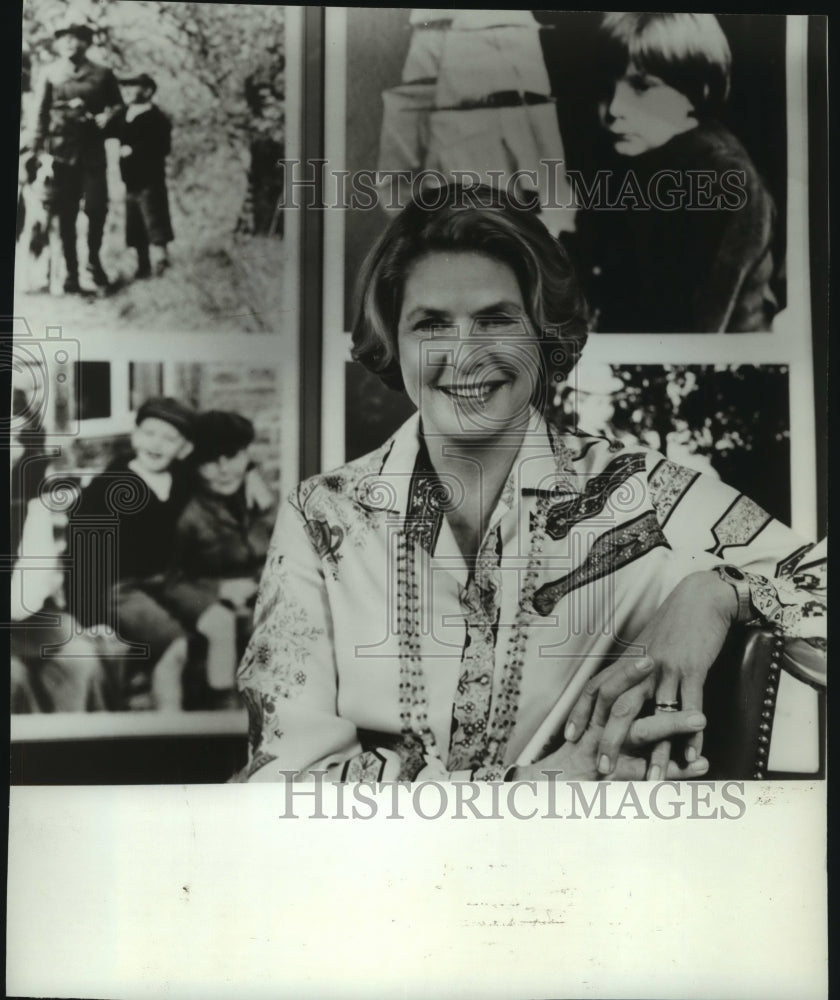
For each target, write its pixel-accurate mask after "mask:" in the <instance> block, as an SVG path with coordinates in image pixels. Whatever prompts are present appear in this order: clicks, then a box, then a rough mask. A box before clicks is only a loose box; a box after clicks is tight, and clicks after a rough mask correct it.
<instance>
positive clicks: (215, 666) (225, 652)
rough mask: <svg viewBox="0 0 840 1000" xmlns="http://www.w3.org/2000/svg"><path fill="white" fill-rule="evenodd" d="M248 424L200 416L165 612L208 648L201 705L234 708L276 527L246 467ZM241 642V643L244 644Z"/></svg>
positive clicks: (224, 416)
mask: <svg viewBox="0 0 840 1000" xmlns="http://www.w3.org/2000/svg"><path fill="white" fill-rule="evenodd" d="M253 440H254V426H253V424H252V423H251V421H250V420H248V419H247V418H245V417H243V416H240V415H239V414H238V413H231V412H226V411H221V410H210V411H208V412H206V413H202V414H199V416H198V417H197V419H196V422H195V430H194V434H193V444H194V448H193V451H192V454H191V455H190V459H189V462H190V465H191V466H193V468H194V469H195V470H196V479H197V482H196V489H195V493H194V495H193V496H192V498H191V499H190V501H189V503H188V504H187V506H186V507H185V508H184V511H183V513H182V514H181V517H180V518H179V520H178V525H177V531H176V542H175V549H174V556H173V559H172V570H171V571H170V573H169V576H168V580H167V585H166V588H165V595H164V596H165V600H166V602H167V605H168V606H169V607H170V608H172V609H173V610H174V612H175V613H176V614H177V615H178V617H179V619H180V620H181V622H182V624H183V625H184V626H185V627H187V628H188V629H189V630H190V631H196V632H198V633H199V634H200V635H202V636H203V637H204V638H205V639H206V641H207V657H206V684H205V685H204V690H203V692H202V694H203V700H204V701H205V703H206V704H207V707H209V708H234V707H238V706H239V704H240V703H239V699H238V695H237V693H236V691H235V689H234V674H235V670H236V666H237V663H238V660H239V653H240V652H241V650H238V649H237V636H238V635H241V634H242V633H243V632H247V633H248V634H250V627H251V617H252V609H253V603H254V599H255V598H256V593H257V584H258V582H259V576H260V574H261V572H262V568H263V564H264V563H265V557H266V553H267V551H268V543H269V540H270V537H271V531H272V526H273V522H274V517H273V514H274V498H273V497H272V496H271V494H270V492H269V490H268V488H267V487H266V486H265V483H264V482H263V480H262V478H261V477H260V475H259V472H258V470H257V469H256V468H254V467H253V466H252V463H251V460H250V455H249V446H250V445H251V442H252V441H253ZM246 637H247V636H246Z"/></svg>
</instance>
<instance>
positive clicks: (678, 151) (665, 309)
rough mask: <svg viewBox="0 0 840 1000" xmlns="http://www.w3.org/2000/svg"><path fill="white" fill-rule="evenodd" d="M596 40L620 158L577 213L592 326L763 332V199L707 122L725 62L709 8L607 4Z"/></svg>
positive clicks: (726, 138)
mask: <svg viewBox="0 0 840 1000" xmlns="http://www.w3.org/2000/svg"><path fill="white" fill-rule="evenodd" d="M601 38H602V43H603V58H604V64H605V66H606V68H607V71H608V72H610V71H611V73H610V77H611V86H610V88H609V94H608V98H607V100H605V102H604V103H603V104H602V106H601V112H602V124H603V125H604V127H605V128H606V130H607V132H608V135H609V138H610V140H611V143H612V146H613V148H614V150H615V153H617V154H618V162H619V164H620V165H621V166H622V168H623V169H618V170H616V171H614V172H613V174H612V176H611V178H610V185H609V195H608V198H607V202H608V204H610V205H611V206H612V208H611V209H608V208H607V207H606V205H604V204H599V203H598V202H596V203H595V204H594V205H593V207H591V208H590V209H589V210H588V211H586V212H584V213H582V215H583V216H584V217H583V218H580V222H581V229H582V233H581V240H582V242H584V241H585V239H588V240H589V242H590V246H591V249H590V252H589V253H590V256H591V260H590V261H589V263H590V264H592V265H593V268H592V271H591V273H590V274H589V275H587V274H586V271H587V268H586V267H583V266H581V264H582V263H583V262H582V261H579V266H581V271H582V272H583V277H584V281H587V279H588V280H589V282H590V284H589V287H588V288H587V292H588V296H589V299H590V302H591V304H592V305H593V307H594V309H595V312H596V320H595V324H596V328H597V329H598V330H599V331H602V332H614V333H624V332H639V333H679V332H723V331H729V332H734V331H753V330H768V329H769V328H770V321H771V319H772V317H773V315H774V313H775V312H776V311H777V306H776V300H775V297H774V295H773V292H772V291H771V288H770V281H771V278H772V277H773V275H774V264H773V239H774V219H775V208H774V205H773V201H772V199H771V197H770V195H769V193H768V192H767V190H766V188H765V186H764V184H763V182H762V180H761V178H760V177H759V175H758V172H757V171H756V168H755V166H754V165H753V163H752V160H751V159H750V157H749V154H748V153H747V152H746V150H745V149H744V147H743V146H742V145H741V143H740V142H739V141H738V140H737V139H736V138H735V137H734V136H733V135H732V133H731V132H729V131H728V130H727V129H726V128H725V127H724V126H723V125H721V124H720V123H719V122H718V121H716V119H715V115H716V114H718V113H720V111H721V110H722V108H723V106H724V104H725V101H726V98H727V95H728V91H729V75H730V63H731V56H730V50H729V43H728V42H727V40H726V36H725V35H724V33H723V31H722V29H721V27H720V24H719V23H718V20H717V18H716V17H715V16H714V15H713V14H684V13H662V14H659V13H609V14H606V15H605V16H604V20H603V22H602V25H601ZM631 175H632V176H631ZM584 234H586V235H585V236H584ZM570 249H572V252H573V253H574V249H573V248H571V247H570ZM593 275H595V276H597V277H594V278H593Z"/></svg>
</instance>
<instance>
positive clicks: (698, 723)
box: [238, 185, 824, 781]
mask: <svg viewBox="0 0 840 1000" xmlns="http://www.w3.org/2000/svg"><path fill="white" fill-rule="evenodd" d="M585 339H586V308H585V303H584V300H583V298H582V296H581V293H580V291H579V289H578V286H577V283H576V280H575V276H574V273H573V271H572V268H571V266H570V264H569V261H568V259H567V257H566V255H565V253H564V251H563V250H562V249H561V247H560V246H559V244H558V243H557V242H556V241H555V240H554V239H553V238H552V237H551V236H550V235H549V234H548V231H547V230H546V229H545V228H544V227H543V225H542V223H541V222H540V221H539V218H538V217H537V216H536V215H535V214H534V213H533V212H531V211H530V210H528V209H525V208H523V207H521V206H520V205H518V204H517V203H516V202H513V201H510V200H509V199H508V198H507V197H506V196H504V195H503V194H501V193H500V192H498V191H494V190H491V189H489V188H483V187H476V188H470V189H468V190H464V189H462V188H459V187H457V186H454V185H453V186H451V187H449V188H446V189H443V190H442V191H441V192H440V196H439V197H438V198H437V199H436V202H435V206H434V207H433V208H429V207H424V206H423V205H422V204H420V203H415V204H412V205H410V206H409V207H408V208H406V209H405V210H404V211H403V212H402V213H401V215H400V216H398V217H397V218H396V219H395V220H394V222H393V223H392V224H391V225H390V226H389V228H388V229H387V230H386V232H385V233H384V234H383V235H382V237H381V238H380V240H379V241H378V243H377V244H376V245H375V246H374V248H373V250H372V251H371V253H370V256H369V258H368V260H367V262H366V264H365V267H364V268H363V282H362V286H361V296H360V306H359V310H358V314H357V318H356V323H355V326H354V331H353V341H354V354H355V357H356V358H357V359H358V360H360V361H361V362H362V363H363V364H365V366H366V367H368V369H369V370H371V371H374V372H375V373H377V374H379V375H380V377H382V379H383V380H384V381H385V382H386V383H387V384H389V385H390V386H392V387H399V388H402V389H403V390H404V391H405V392H406V394H407V395H408V397H409V398H410V399H411V401H412V402H413V403H414V405H415V406H416V407H417V410H418V412H417V414H415V415H414V416H413V417H412V418H410V419H409V420H408V421H407V423H405V424H404V425H403V426H402V427H401V428H400V429H399V430H398V431H397V432H396V434H394V435H393V437H392V438H391V439H390V440H388V441H387V442H386V443H385V444H384V445H383V446H382V447H381V448H379V449H378V450H377V451H374V452H372V453H371V454H369V455H366V456H365V457H363V458H361V459H359V460H357V461H355V462H351V463H350V464H348V465H346V466H344V467H342V468H340V469H337V470H335V471H333V472H331V473H327V474H325V475H320V476H315V477H313V478H312V479H309V480H306V481H305V482H304V483H302V484H301V485H300V486H298V487H297V489H296V490H294V491H293V493H292V494H291V496H290V497H289V499H288V502H287V503H286V504H285V505H284V506H283V508H282V510H281V512H280V516H279V519H278V521H277V525H276V528H275V532H274V536H273V540H272V544H271V547H270V549H269V554H268V558H267V561H266V568H265V572H264V574H263V579H262V582H261V588H260V595H259V599H258V604H257V608H256V612H255V627H254V632H253V634H252V637H251V641H250V644H249V647H248V650H247V652H246V654H245V657H244V659H243V661H242V664H241V666H240V669H239V674H238V680H239V686H240V690H241V692H242V695H243V697H244V699H245V701H246V703H247V705H248V708H249V712H250V715H251V727H250V732H251V758H250V762H249V765H248V766H247V768H246V770H245V772H244V773H243V775H242V777H243V779H244V780H247V779H254V780H260V781H277V780H283V779H285V778H289V777H292V778H295V777H296V778H300V779H307V778H310V777H311V775H312V772H315V771H326V772H327V773H328V774H330V775H331V776H333V778H336V779H338V780H352V781H357V780H370V781H379V780H395V779H404V780H415V779H426V778H435V777H437V778H440V777H450V778H461V779H486V780H491V779H500V778H520V777H529V778H537V779H539V778H544V777H545V776H546V774H547V773H548V772H550V771H553V772H557V771H560V772H562V773H563V774H564V777H566V778H582V779H592V778H595V777H598V776H599V775H602V776H610V777H611V778H614V779H632V778H641V777H644V776H646V775H647V776H648V777H650V778H656V777H658V776H663V777H664V776H667V777H670V778H678V777H686V778H688V777H693V776H698V775H702V774H704V773H705V772H706V770H707V767H708V763H707V761H706V760H705V759H704V758H703V757H701V756H700V752H701V746H702V731H703V729H704V727H705V724H706V720H705V716H704V715H703V714H702V711H701V710H702V706H703V683H704V680H705V676H706V672H707V671H708V669H709V668H710V666H711V665H712V663H713V662H714V661H715V659H716V658H717V656H718V654H719V652H720V650H721V648H722V646H723V644H724V641H725V639H726V636H727V633H728V632H729V629H730V627H731V626H732V625H733V624H735V623H736V622H738V621H747V620H756V621H762V622H764V623H771V624H773V625H774V626H776V627H777V628H778V629H779V630H780V631H781V632H782V633H784V634H785V635H787V636H788V639H789V647H788V653H789V655H791V656H795V655H799V656H802V657H805V656H810V657H813V658H819V657H820V655H821V646H820V642H819V635H818V633H819V631H820V629H821V627H822V625H823V623H824V616H823V600H822V598H823V589H822V588H823V584H822V578H821V574H822V568H823V566H824V562H823V559H822V554H821V553H820V552H818V551H817V550H815V548H814V546H812V545H808V544H804V543H803V540H802V539H800V538H798V537H797V536H796V535H794V534H793V532H791V531H790V530H789V529H788V528H785V527H784V526H783V525H781V524H779V523H778V522H776V521H774V520H773V519H772V518H771V517H769V516H768V515H767V514H766V513H765V512H764V511H762V510H761V509H760V508H759V507H758V506H757V505H756V504H755V503H753V502H752V501H751V500H749V499H748V498H747V497H745V496H743V495H739V494H738V493H737V492H736V491H734V490H732V489H730V488H729V487H727V486H725V485H723V484H722V483H721V482H720V481H719V480H717V479H714V478H711V477H707V476H704V475H702V474H700V473H698V472H696V471H693V470H688V469H684V468H682V467H681V466H679V465H676V464H675V463H673V462H671V461H668V460H667V459H665V458H664V457H663V456H662V455H660V454H658V453H656V452H653V451H651V450H650V449H648V448H645V447H643V446H630V447H624V446H623V445H622V444H620V443H617V442H615V441H611V440H609V439H607V438H605V437H598V436H592V435H587V434H585V433H583V432H574V433H565V434H561V433H559V432H558V431H557V430H556V429H555V428H554V427H553V426H552V425H550V424H549V423H547V422H546V419H545V416H544V414H545V412H546V410H547V408H548V406H549V404H550V402H551V401H552V400H553V397H554V390H555V385H554V383H555V382H556V381H557V380H558V379H560V380H562V379H564V378H565V377H566V376H567V375H568V374H569V372H570V370H571V368H572V367H573V365H574V363H575V362H576V361H577V359H578V357H579V355H580V351H581V348H582V346H583V344H584V342H585ZM732 563H736V564H737V566H735V567H733V566H732V565H731V564H732ZM806 566H807V567H808V568H809V574H808V576H802V575H800V574H799V572H798V571H799V568H800V567H806ZM812 567H816V571H815V572H816V575H815V576H813V577H812V576H811V575H810V574H811V572H812ZM797 647H799V649H798V650H797ZM605 665H606V666H605ZM602 667H604V669H601V668H602ZM654 699H655V700H656V703H657V705H658V707H659V710H658V711H656V712H650V711H648V712H646V707H650V708H651V709H652V708H653V704H652V702H653V700H654ZM680 702H681V706H680ZM637 717H638V718H637ZM547 719H550V720H553V722H554V723H556V726H555V729H554V731H553V732H552V733H549V734H548V737H549V741H548V742H550V743H551V744H552V749H551V750H550V751H549V750H547V748H546V740H545V725H546V720H547ZM564 725H565V726H566V728H565V733H564V735H565V741H563V740H562V738H561V734H560V732H559V729H560V728H562V727H563V726H564ZM671 741H673V742H674V752H673V754H671ZM558 742H559V743H560V745H559V747H558V746H557V744H558Z"/></svg>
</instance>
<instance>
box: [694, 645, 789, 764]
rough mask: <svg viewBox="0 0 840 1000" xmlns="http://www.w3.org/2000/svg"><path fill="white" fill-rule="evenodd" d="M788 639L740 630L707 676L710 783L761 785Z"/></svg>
mask: <svg viewBox="0 0 840 1000" xmlns="http://www.w3.org/2000/svg"><path fill="white" fill-rule="evenodd" d="M784 665H785V640H784V639H783V638H782V637H781V636H779V635H777V634H776V633H775V632H774V631H773V630H772V629H769V628H755V627H752V628H745V627H736V628H733V629H732V631H731V632H730V634H729V636H728V638H727V640H726V643H725V644H724V647H723V649H722V650H721V653H720V655H719V656H718V658H717V660H716V661H715V663H714V664H713V666H712V668H711V670H710V671H709V675H708V678H707V680H706V686H705V691H704V695H703V704H704V710H705V714H706V717H707V719H708V724H707V727H706V733H705V736H704V742H703V747H704V749H703V753H704V756H706V757H708V759H709V772H708V777H709V778H710V779H722V778H729V779H742V780H755V781H760V780H763V779H764V778H766V776H767V760H768V756H769V751H770V737H771V734H772V731H773V717H774V714H775V708H776V695H777V693H778V688H779V677H780V675H781V671H782V668H783V666H784Z"/></svg>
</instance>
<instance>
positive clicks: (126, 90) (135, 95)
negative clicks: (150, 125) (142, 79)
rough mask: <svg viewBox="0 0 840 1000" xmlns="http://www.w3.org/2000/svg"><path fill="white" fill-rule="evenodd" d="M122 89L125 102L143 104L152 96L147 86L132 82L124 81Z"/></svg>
mask: <svg viewBox="0 0 840 1000" xmlns="http://www.w3.org/2000/svg"><path fill="white" fill-rule="evenodd" d="M122 91H123V97H124V99H125V103H126V104H145V103H146V102H147V101H149V100H150V99H151V96H152V91H151V89H150V88H149V87H141V86H139V85H138V84H134V83H124V84H123V87H122Z"/></svg>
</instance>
